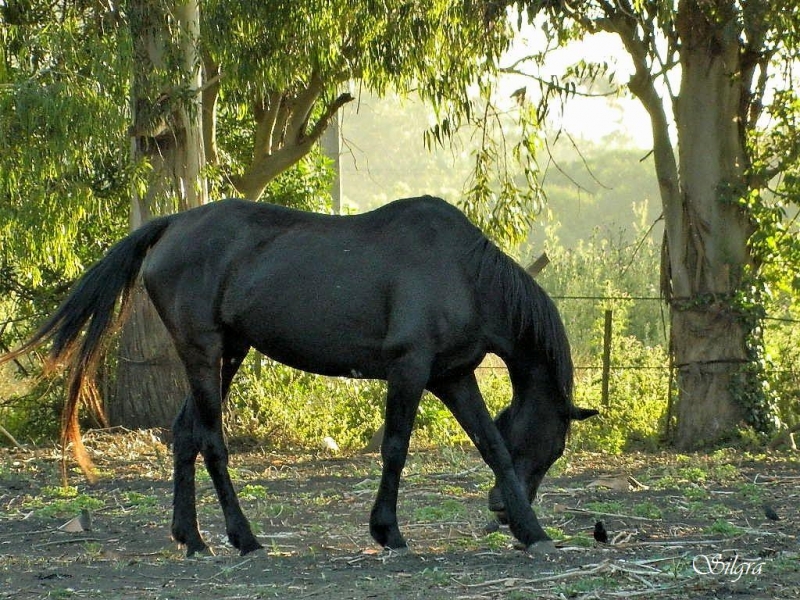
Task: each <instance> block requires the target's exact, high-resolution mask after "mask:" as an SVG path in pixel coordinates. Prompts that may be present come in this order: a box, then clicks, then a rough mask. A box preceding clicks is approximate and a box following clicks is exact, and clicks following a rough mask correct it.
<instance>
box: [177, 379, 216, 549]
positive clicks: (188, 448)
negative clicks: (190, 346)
mask: <svg viewBox="0 0 800 600" xmlns="http://www.w3.org/2000/svg"><path fill="white" fill-rule="evenodd" d="M194 410H195V408H194V398H193V396H192V395H191V394H189V396H187V397H186V400H184V402H183V406H182V407H181V410H180V412H179V413H178V416H177V417H176V418H175V421H174V423H173V425H172V433H173V440H172V453H173V477H172V481H173V496H172V497H173V500H172V539H174V540H175V541H176V542H178V543H179V544H181V545H183V546H184V547H185V548H186V555H187V556H192V555H194V554H195V553H198V552H199V553H208V552H209V548H208V546H207V545H206V543H205V542H204V541H203V538H202V536H201V535H200V529H199V527H198V524H197V507H196V504H195V503H196V498H195V461H196V459H197V454H198V453H199V452H200V446H199V445H198V443H197V441H196V440H195V439H194V435H193V429H194V427H193V421H194Z"/></svg>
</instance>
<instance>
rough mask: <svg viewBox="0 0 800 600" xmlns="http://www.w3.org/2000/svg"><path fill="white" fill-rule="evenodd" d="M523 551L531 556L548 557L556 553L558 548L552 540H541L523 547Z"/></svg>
mask: <svg viewBox="0 0 800 600" xmlns="http://www.w3.org/2000/svg"><path fill="white" fill-rule="evenodd" d="M525 552H527V553H528V554H530V555H531V556H540V557H548V556H552V555H554V554H556V553H557V552H558V548H556V545H555V544H554V543H553V540H542V541H541V542H534V543H533V544H531V545H530V546H528V547H527V548H525Z"/></svg>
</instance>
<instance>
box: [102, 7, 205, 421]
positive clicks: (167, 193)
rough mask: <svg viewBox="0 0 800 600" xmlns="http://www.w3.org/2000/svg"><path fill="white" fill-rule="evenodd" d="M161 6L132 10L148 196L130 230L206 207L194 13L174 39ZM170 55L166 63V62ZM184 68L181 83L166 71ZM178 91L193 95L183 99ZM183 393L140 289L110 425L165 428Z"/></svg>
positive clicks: (136, 154) (137, 125) (137, 135)
mask: <svg viewBox="0 0 800 600" xmlns="http://www.w3.org/2000/svg"><path fill="white" fill-rule="evenodd" d="M160 6H161V5H159V4H158V3H153V2H151V1H150V2H149V1H148V0H138V1H137V2H136V3H134V5H133V6H132V8H131V35H132V37H133V41H134V46H135V49H136V59H137V60H136V67H135V72H134V77H133V86H132V89H133V91H132V96H133V97H132V109H133V125H132V127H131V135H132V144H131V146H132V148H131V153H132V159H133V161H134V164H139V163H140V162H141V161H142V160H145V161H147V163H148V164H149V165H150V167H151V169H150V171H149V173H148V180H147V191H146V193H145V194H144V195H140V194H138V193H136V192H134V194H133V198H132V202H131V228H132V229H135V228H137V227H139V226H140V225H141V224H142V223H144V222H145V221H147V220H148V219H150V218H151V217H152V216H155V215H158V214H164V213H168V212H174V211H175V210H186V209H188V208H192V207H194V206H199V205H200V204H203V203H205V202H206V201H207V191H206V183H205V181H204V179H203V177H202V174H201V170H202V168H203V165H204V163H205V155H204V147H203V142H202V140H203V134H202V123H201V119H202V114H201V113H202V111H201V107H200V100H199V95H200V90H201V80H200V78H201V75H200V69H199V65H200V59H199V54H198V49H197V44H196V41H197V39H198V35H199V9H198V5H197V4H196V2H192V1H190V2H187V3H185V4H183V5H180V6H178V7H176V8H175V9H174V12H173V15H172V16H173V18H174V19H175V21H176V22H177V23H178V24H179V28H178V30H179V36H178V38H177V39H175V40H173V39H171V38H170V33H169V31H168V30H167V28H166V27H167V25H166V24H167V20H166V19H165V16H164V14H163V12H162V9H161V8H160ZM168 57H169V59H170V60H167V58H168ZM175 62H178V63H179V64H181V65H182V69H180V71H181V72H180V75H179V79H180V80H179V81H177V82H176V81H175V74H174V73H168V72H167V71H168V68H167V67H166V66H165V65H168V64H174V63H175ZM180 88H184V89H186V88H188V89H190V90H197V95H196V96H194V100H189V101H188V102H187V101H186V99H185V95H181V94H180V92H181V91H182V90H181V89H180ZM187 391H188V385H187V383H186V377H185V373H184V370H183V366H182V365H181V363H180V361H179V360H178V356H177V353H176V352H175V349H174V346H173V344H172V340H171V339H170V337H169V335H168V333H167V331H166V328H165V327H164V325H163V324H162V323H161V320H160V319H159V317H158V315H157V313H156V312H155V309H154V307H153V306H152V304H151V303H150V300H149V299H148V298H147V295H146V293H144V289H143V288H142V287H141V286H140V288H139V289H138V290H137V293H136V294H135V296H134V299H133V301H132V304H131V314H130V317H129V319H128V320H127V322H126V324H125V326H124V327H123V331H122V335H121V338H120V346H119V361H118V366H117V383H116V393H115V394H114V395H113V396H112V397H111V398H109V399H107V412H108V416H109V420H110V421H111V422H112V423H113V424H116V425H124V426H125V427H129V428H146V427H169V426H171V424H172V420H173V418H174V417H175V415H176V414H177V412H178V409H179V407H180V404H181V402H182V401H183V399H184V397H185V395H186V393H187Z"/></svg>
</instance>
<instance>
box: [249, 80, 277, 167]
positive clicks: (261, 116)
mask: <svg viewBox="0 0 800 600" xmlns="http://www.w3.org/2000/svg"><path fill="white" fill-rule="evenodd" d="M283 98H284V94H283V93H281V92H271V93H270V94H269V95H268V96H267V97H266V98H264V97H263V96H261V95H259V96H258V97H257V98H256V100H255V102H254V104H253V115H254V117H255V121H256V132H255V138H254V141H253V157H254V158H255V157H258V156H260V155H267V156H269V155H270V154H272V152H273V151H274V150H275V149H276V148H275V128H276V125H277V123H278V114H279V113H280V110H281V105H282V104H283ZM280 129H281V131H282V129H283V126H281V128H280ZM280 137H282V135H281V136H280ZM280 137H279V139H280Z"/></svg>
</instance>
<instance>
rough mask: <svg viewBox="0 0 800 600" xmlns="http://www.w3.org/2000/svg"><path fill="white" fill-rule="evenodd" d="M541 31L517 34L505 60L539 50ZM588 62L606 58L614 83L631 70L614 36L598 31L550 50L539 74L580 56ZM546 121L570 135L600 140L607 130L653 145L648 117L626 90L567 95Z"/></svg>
mask: <svg viewBox="0 0 800 600" xmlns="http://www.w3.org/2000/svg"><path fill="white" fill-rule="evenodd" d="M545 43H546V41H545V40H544V37H543V34H542V33H541V31H538V30H533V29H529V30H528V31H526V32H523V34H522V35H521V36H520V37H519V38H518V41H517V42H516V43H515V45H514V47H513V48H512V49H511V51H510V52H509V55H508V57H507V59H506V60H508V62H509V64H510V63H513V62H514V61H515V60H516V59H518V58H519V57H522V56H524V55H526V54H529V53H531V52H535V51H539V50H540V49H541V48H543V47H544V46H545ZM582 58H583V59H585V60H587V61H592V62H597V63H600V62H607V63H608V64H609V65H610V66H611V70H612V71H613V72H614V73H615V74H616V81H617V83H618V84H624V83H625V82H627V80H628V79H629V78H630V75H631V74H632V72H633V65H632V63H631V60H630V57H629V56H628V55H627V53H626V52H625V50H624V49H623V47H622V44H621V43H620V42H619V39H618V38H617V36H614V35H612V34H608V33H599V34H595V35H592V36H586V37H585V38H584V39H583V40H580V41H576V42H573V43H572V44H570V45H569V46H568V47H566V48H559V49H557V50H553V51H552V52H551V54H550V56H549V58H548V62H547V64H546V65H545V69H544V71H543V73H542V75H543V76H544V77H545V78H549V76H550V75H560V74H562V73H563V72H564V69H565V68H566V67H567V66H568V65H572V64H575V63H577V62H578V61H579V60H580V59H582ZM524 84H525V80H524V79H522V78H509V79H508V81H507V82H505V83H504V84H503V85H504V86H505V87H506V89H508V90H510V91H513V90H515V89H517V88H518V87H520V86H521V85H524ZM509 93H510V92H509ZM549 121H550V122H549V125H550V126H551V127H552V128H558V127H559V126H563V127H564V128H565V130H567V131H568V132H569V133H570V134H571V135H573V136H574V137H578V138H585V139H589V140H592V141H600V140H601V139H602V138H604V137H607V136H608V135H610V134H614V133H621V134H624V135H626V136H627V137H630V138H631V140H632V145H635V146H637V147H640V148H642V149H650V148H652V145H653V138H652V133H651V130H650V118H649V116H648V114H647V112H646V111H645V109H644V107H643V106H642V105H641V103H640V102H639V101H638V100H636V99H635V98H632V97H630V94H627V93H624V94H622V95H621V96H614V97H611V98H602V97H595V98H584V97H579V96H575V97H573V98H570V99H569V101H568V102H566V104H565V106H564V110H563V112H562V111H561V110H558V111H553V112H552V114H551V115H550V119H549Z"/></svg>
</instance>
